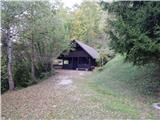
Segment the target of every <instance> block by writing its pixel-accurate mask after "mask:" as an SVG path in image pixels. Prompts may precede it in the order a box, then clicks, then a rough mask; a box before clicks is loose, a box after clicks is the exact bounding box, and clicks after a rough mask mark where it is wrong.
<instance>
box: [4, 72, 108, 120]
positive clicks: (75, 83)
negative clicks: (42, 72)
mask: <svg viewBox="0 0 160 120" xmlns="http://www.w3.org/2000/svg"><path fill="white" fill-rule="evenodd" d="M88 74H90V72H86V71H67V70H59V71H58V73H57V74H56V75H55V76H52V77H50V78H49V79H47V80H45V81H43V82H41V83H39V84H37V85H33V86H30V87H27V88H24V89H22V90H18V91H14V92H7V93H5V94H3V95H2V97H1V99H2V119H4V120H6V119H10V120H51V119H95V116H96V114H97V115H98V116H99V117H100V118H99V119H101V117H102V118H104V116H103V115H104V114H103V111H101V110H100V109H98V108H99V105H96V104H95V103H92V102H91V101H90V100H89V99H88V97H89V96H91V95H94V93H92V92H91V91H88V90H85V89H83V88H84V87H83V85H85V77H86V76H87V75H88ZM107 117H108V116H107Z"/></svg>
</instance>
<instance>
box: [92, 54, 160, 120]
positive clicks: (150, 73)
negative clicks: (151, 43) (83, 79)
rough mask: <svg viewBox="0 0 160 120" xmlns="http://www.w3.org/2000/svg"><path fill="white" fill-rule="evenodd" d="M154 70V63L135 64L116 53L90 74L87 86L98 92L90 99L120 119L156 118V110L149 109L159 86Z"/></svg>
mask: <svg viewBox="0 0 160 120" xmlns="http://www.w3.org/2000/svg"><path fill="white" fill-rule="evenodd" d="M156 71H157V67H156V66H154V65H146V66H144V67H136V66H133V65H132V64H130V63H124V58H123V57H122V56H120V55H117V56H116V57H115V58H114V59H113V60H111V61H110V62H109V63H107V64H106V66H104V68H103V71H101V72H99V71H95V72H94V74H93V75H92V76H91V84H90V86H91V88H92V89H94V90H95V91H96V92H97V93H98V94H99V95H98V96H94V98H92V99H93V100H94V101H95V102H101V103H103V105H104V106H105V109H106V110H108V109H110V111H111V112H113V113H114V112H115V114H117V115H118V116H119V117H120V118H134V119H135V118H141V119H149V118H151V119H158V118H159V117H160V116H159V115H160V111H158V110H155V109H154V108H152V103H154V102H158V101H160V98H158V97H155V95H154V93H155V90H156V89H157V88H158V87H159V85H160V84H159V81H160V80H159V78H158V76H157V75H156ZM117 115H116V116H117ZM116 118H117V117H116Z"/></svg>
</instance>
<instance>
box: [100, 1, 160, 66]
mask: <svg viewBox="0 0 160 120" xmlns="http://www.w3.org/2000/svg"><path fill="white" fill-rule="evenodd" d="M102 6H103V7H104V9H105V10H107V11H108V13H110V16H111V19H110V20H109V24H108V26H107V27H108V28H109V29H107V34H108V33H109V37H110V39H111V46H112V48H114V49H115V50H116V51H117V52H119V53H122V54H126V60H128V61H131V62H133V63H134V64H137V65H143V64H146V63H157V64H159V65H160V3H159V2H156V1H155V2H145V1H141V2H140V1H126V2H125V1H119V2H112V3H105V2H102Z"/></svg>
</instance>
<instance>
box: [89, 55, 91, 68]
mask: <svg viewBox="0 0 160 120" xmlns="http://www.w3.org/2000/svg"><path fill="white" fill-rule="evenodd" d="M89 69H91V59H90V57H89Z"/></svg>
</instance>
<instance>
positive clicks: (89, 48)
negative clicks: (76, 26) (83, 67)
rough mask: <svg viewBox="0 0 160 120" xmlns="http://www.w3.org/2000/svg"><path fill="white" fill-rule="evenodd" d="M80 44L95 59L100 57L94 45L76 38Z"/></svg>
mask: <svg viewBox="0 0 160 120" xmlns="http://www.w3.org/2000/svg"><path fill="white" fill-rule="evenodd" d="M74 41H75V42H76V43H77V44H78V45H79V46H81V47H82V48H83V49H84V50H85V51H86V52H87V53H88V54H89V55H90V56H91V57H92V58H93V59H98V58H99V53H98V52H97V51H96V50H95V49H94V48H92V47H90V46H88V45H86V44H84V43H82V42H80V41H78V40H74Z"/></svg>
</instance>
